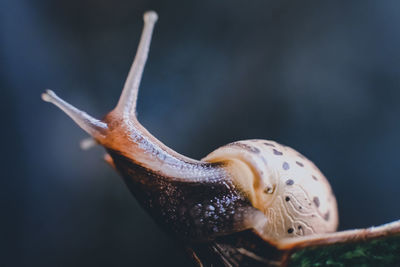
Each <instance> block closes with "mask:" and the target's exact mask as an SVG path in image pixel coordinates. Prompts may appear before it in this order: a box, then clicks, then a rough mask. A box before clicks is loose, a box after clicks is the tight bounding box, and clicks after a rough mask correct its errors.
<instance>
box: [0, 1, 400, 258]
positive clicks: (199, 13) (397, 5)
mask: <svg viewBox="0 0 400 267" xmlns="http://www.w3.org/2000/svg"><path fill="white" fill-rule="evenodd" d="M148 9H154V10H156V11H157V12H158V13H159V17H160V19H159V22H158V24H157V26H156V29H155V33H154V38H153V44H152V47H151V53H150V57H149V61H148V64H147V67H146V70H145V73H144V79H143V81H142V86H141V91H140V96H139V104H138V112H139V119H140V121H141V122H142V123H143V124H144V125H145V126H146V127H147V128H148V129H149V130H150V131H151V132H152V133H153V134H154V135H155V136H157V137H158V138H159V139H160V140H161V141H163V142H164V143H166V144H167V145H169V146H170V147H172V148H174V149H176V150H177V151H178V152H181V153H183V154H185V155H188V156H191V157H194V158H201V157H203V156H205V155H206V154H208V153H209V152H211V151H212V150H214V149H215V148H217V147H218V146H221V145H224V144H226V143H228V142H231V141H235V140H240V139H248V138H264V139H273V140H276V141H278V142H281V143H283V144H286V145H289V146H291V147H294V148H295V149H297V150H299V151H301V152H302V153H303V154H305V155H306V156H308V157H309V158H311V159H312V160H313V161H314V162H315V163H316V164H317V166H319V167H320V168H321V170H322V171H323V172H324V173H325V174H326V176H327V177H328V179H329V180H330V181H331V184H332V187H333V189H334V191H335V192H336V196H337V200H338V204H339V211H340V229H348V228H354V227H366V226H370V225H378V224H382V223H385V222H389V221H393V220H395V219H399V215H400V212H399V211H400V208H399V203H400V201H399V200H400V194H399V193H400V190H399V189H400V175H399V173H400V164H399V149H400V141H399V136H400V122H399V116H400V104H399V103H400V76H399V73H400V51H399V47H400V16H399V14H400V2H399V1H395V0H393V1H335V2H329V3H328V2H326V1H184V0H181V1H128V0H126V1H118V0H114V1H111V0H79V1H78V0H62V1H51V0H38V1H28V0H25V1H24V0H3V1H2V3H1V8H0V16H1V17H0V19H1V20H0V23H1V24H0V26H1V28H0V30H1V32H0V37H1V46H0V70H1V72H0V91H1V106H0V109H1V110H0V111H1V115H2V116H1V125H2V126H1V142H2V146H1V147H2V149H1V153H0V154H1V159H0V162H1V166H2V175H1V189H0V190H1V194H0V197H1V206H2V208H1V212H2V213H1V220H0V221H1V222H0V225H1V232H2V233H1V239H0V240H1V241H0V242H1V248H0V251H1V254H2V255H1V257H0V261H1V262H0V264H1V263H5V264H7V265H8V266H23V265H25V266H88V265H93V266H151V265H179V264H181V265H184V264H188V263H189V261H188V260H187V259H186V258H185V256H184V254H183V253H182V252H181V251H180V250H179V249H178V247H177V245H176V244H174V243H173V242H172V241H171V239H170V238H169V237H168V236H166V235H165V234H164V233H162V232H161V231H160V230H159V228H158V227H157V226H156V225H155V224H154V223H153V221H152V220H151V219H150V218H149V217H148V215H147V214H146V213H144V211H143V210H142V209H141V208H140V207H139V206H138V204H137V203H136V201H135V200H134V198H133V197H132V196H131V195H130V193H129V192H128V190H127V189H126V187H125V185H124V184H123V183H122V181H121V180H120V179H119V177H118V175H117V174H116V173H115V172H114V171H113V170H112V169H111V168H110V167H108V166H107V165H106V164H105V163H103V161H102V155H103V152H102V149H101V148H96V149H93V150H90V151H81V150H80V148H79V145H78V144H79V141H80V140H81V139H83V138H85V137H86V135H85V133H84V132H83V131H82V130H80V129H79V128H78V127H77V126H75V125H74V123H73V122H72V121H71V120H70V119H68V118H67V117H66V116H65V115H64V114H62V113H61V112H60V111H58V110H56V109H55V108H54V107H53V106H51V105H49V104H46V103H44V102H42V101H41V99H40V93H41V92H42V91H43V90H44V89H45V88H52V89H54V90H55V91H56V93H58V94H59V95H60V96H61V97H63V98H65V99H66V100H67V101H69V102H71V103H73V104H75V105H76V106H78V107H81V108H83V109H84V110H86V111H87V112H89V113H90V114H92V115H94V116H96V117H101V116H102V115H104V114H105V113H106V112H108V111H109V110H110V109H112V108H113V106H114V105H115V104H116V102H117V99H118V97H119V94H120V92H121V88H122V86H123V83H124V80H125V76H126V74H127V72H128V70H129V67H130V64H131V62H132V59H133V56H134V53H135V50H136V46H137V43H138V39H139V36H140V32H141V28H142V23H143V22H142V14H143V12H144V11H145V10H148ZM5 264H1V265H2V266H4V265H5Z"/></svg>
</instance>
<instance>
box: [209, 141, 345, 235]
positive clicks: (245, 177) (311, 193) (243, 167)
mask: <svg viewBox="0 0 400 267" xmlns="http://www.w3.org/2000/svg"><path fill="white" fill-rule="evenodd" d="M204 160H206V161H209V162H218V161H225V162H227V163H228V166H229V167H228V170H229V171H230V172H231V173H232V175H233V177H235V178H234V179H235V181H234V182H235V184H236V185H237V186H238V187H240V188H241V190H243V191H244V192H245V194H246V195H247V196H248V197H249V199H250V201H251V203H252V205H253V206H254V207H255V208H257V209H258V210H260V211H262V212H263V213H264V215H265V216H266V218H267V220H265V223H264V224H263V225H262V226H256V225H255V226H254V228H255V229H256V230H257V231H259V232H260V234H261V235H262V236H264V237H265V238H267V239H269V240H280V239H282V238H286V237H294V236H304V235H310V234H317V233H326V232H333V231H335V230H336V228H337V225H338V211H337V204H336V199H335V196H334V195H333V192H332V189H331V187H330V185H329V183H328V181H327V179H326V178H325V176H324V175H323V174H322V173H321V171H320V170H319V169H318V168H317V167H316V166H315V165H314V163H312V162H311V161H310V160H308V159H306V158H305V157H304V156H303V155H301V154H300V153H298V152H297V151H296V150H294V149H292V148H290V147H287V146H284V145H281V144H278V143H276V142H274V141H269V140H259V139H255V140H246V141H238V142H234V143H231V144H228V145H226V146H223V147H221V148H218V149H217V150H215V151H214V152H212V153H210V154H209V155H208V156H207V157H206V158H205V159H204Z"/></svg>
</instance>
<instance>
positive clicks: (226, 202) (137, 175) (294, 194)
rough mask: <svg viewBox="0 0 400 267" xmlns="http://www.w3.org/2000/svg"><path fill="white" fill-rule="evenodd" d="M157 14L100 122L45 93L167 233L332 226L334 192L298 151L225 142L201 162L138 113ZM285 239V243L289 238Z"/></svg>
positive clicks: (292, 233) (287, 232) (276, 238)
mask: <svg viewBox="0 0 400 267" xmlns="http://www.w3.org/2000/svg"><path fill="white" fill-rule="evenodd" d="M156 20H157V15H156V13H155V12H147V13H145V15H144V21H145V25H144V29H143V34H142V38H141V41H140V44H139V48H138V51H137V54H136V57H135V60H134V62H133V65H132V68H131V70H130V73H129V75H128V78H127V81H126V83H125V86H124V89H123V92H122V95H121V97H120V99H119V102H118V104H117V106H116V107H115V109H114V110H113V111H111V112H110V113H109V114H107V115H106V116H105V118H104V119H103V120H97V119H94V118H93V117H91V116H89V115H88V114H86V113H84V112H82V111H80V110H78V109H76V108H75V107H73V106H71V105H70V104H68V103H66V102H64V101H63V100H61V99H60V98H58V97H57V96H56V95H55V94H54V93H53V92H52V91H47V92H46V93H44V94H43V95H42V98H43V99H44V100H45V101H48V102H52V103H53V104H55V105H57V106H58V107H59V108H61V109H62V110H63V111H64V112H65V113H67V114H68V115H69V116H70V117H71V118H72V119H73V120H74V121H75V122H76V123H77V124H78V125H79V126H80V127H81V128H83V129H84V130H85V131H86V132H88V133H89V134H90V135H91V136H92V137H93V139H94V140H95V141H96V142H97V143H98V144H100V145H102V146H104V147H105V148H106V150H107V152H108V154H107V156H106V160H107V161H108V162H109V163H110V164H111V165H112V166H113V167H114V168H115V169H116V170H117V171H118V172H119V173H120V174H121V175H122V177H123V178H124V181H125V183H126V184H127V186H128V187H129V189H130V190H131V191H132V193H133V194H134V195H135V197H136V198H137V199H138V201H139V202H140V203H141V204H142V205H143V207H145V208H146V210H147V211H148V212H149V213H150V214H151V215H152V216H153V217H154V219H155V220H157V221H158V222H159V223H160V225H162V226H163V227H164V228H165V229H166V230H167V231H169V232H171V233H173V234H174V235H175V236H177V237H179V238H182V239H185V240H192V241H202V240H213V239H215V238H217V237H218V236H224V235H227V234H230V233H235V232H240V231H244V230H247V229H252V230H253V231H254V232H255V233H257V234H258V235H259V236H260V237H262V238H263V239H264V240H266V241H268V242H270V243H273V244H278V245H279V244H280V243H281V241H282V240H286V238H290V237H299V236H305V235H311V234H322V233H329V232H334V231H335V230H336V227H337V224H338V212H337V205H336V200H335V197H334V195H333V193H332V190H331V188H330V185H329V183H328V182H327V180H326V178H325V177H324V175H323V174H322V173H321V172H320V171H319V170H318V168H317V167H315V165H314V164H313V163H312V162H311V161H309V160H308V159H306V158H305V157H304V156H302V155H301V154H299V153H298V152H296V151H295V150H293V149H291V148H289V147H286V146H283V145H280V144H278V143H276V142H273V141H268V140H259V139H257V140H245V141H238V142H234V143H231V144H228V145H226V146H223V147H221V148H219V149H217V150H215V151H214V152H212V153H210V154H209V155H208V156H206V157H205V158H204V159H203V160H201V161H198V160H193V159H190V158H187V157H185V156H182V155H180V154H178V153H177V152H175V151H173V150H171V149H170V148H168V147H167V146H165V145H164V144H162V143H161V142H160V141H158V140H157V139H156V138H155V137H154V136H152V135H151V134H150V133H149V132H148V131H147V130H146V129H145V128H144V127H143V126H142V125H141V124H140V123H139V122H138V120H137V118H136V114H135V113H136V109H135V108H136V99H137V93H138V88H139V84H140V79H141V75H142V72H143V68H144V65H145V62H146V59H147V54H148V50H149V45H150V40H151V34H152V31H153V27H154V24H155V22H156ZM285 242H286V241H285Z"/></svg>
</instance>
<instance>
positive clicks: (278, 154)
mask: <svg viewBox="0 0 400 267" xmlns="http://www.w3.org/2000/svg"><path fill="white" fill-rule="evenodd" d="M273 151H274V155H277V156H282V155H283V153H282V152H280V151H278V150H276V149H275V148H274V149H273Z"/></svg>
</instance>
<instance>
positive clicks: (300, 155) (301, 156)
mask: <svg viewBox="0 0 400 267" xmlns="http://www.w3.org/2000/svg"><path fill="white" fill-rule="evenodd" d="M297 155H298V156H299V157H300V158H302V159H305V158H306V157H304V156H303V155H302V154H300V153H297Z"/></svg>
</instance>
